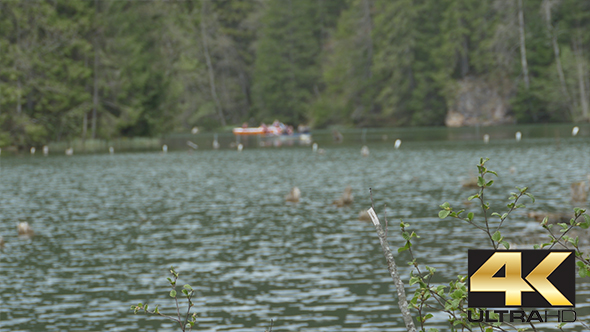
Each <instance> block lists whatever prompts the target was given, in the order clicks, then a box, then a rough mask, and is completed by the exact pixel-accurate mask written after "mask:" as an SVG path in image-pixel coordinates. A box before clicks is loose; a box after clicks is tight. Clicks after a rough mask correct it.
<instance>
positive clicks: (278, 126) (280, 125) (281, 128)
mask: <svg viewBox="0 0 590 332" xmlns="http://www.w3.org/2000/svg"><path fill="white" fill-rule="evenodd" d="M272 125H273V126H274V127H275V128H276V129H277V132H278V133H279V135H282V134H283V133H284V132H285V129H286V127H285V125H284V124H283V123H281V122H279V120H277V119H275V121H274V122H273V123H272Z"/></svg>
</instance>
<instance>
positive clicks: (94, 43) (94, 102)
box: [91, 0, 98, 139]
mask: <svg viewBox="0 0 590 332" xmlns="http://www.w3.org/2000/svg"><path fill="white" fill-rule="evenodd" d="M94 8H95V9H96V13H97V14H98V0H94ZM97 16H98V15H97ZM97 34H98V31H95V32H94V37H93V40H92V47H93V48H94V88H93V90H94V91H93V94H92V124H91V131H92V134H91V137H92V139H95V138H96V117H97V112H98V110H97V108H98V49H97V48H98V43H97V38H98V36H97Z"/></svg>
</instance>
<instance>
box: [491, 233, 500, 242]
mask: <svg viewBox="0 0 590 332" xmlns="http://www.w3.org/2000/svg"><path fill="white" fill-rule="evenodd" d="M492 240H494V241H496V242H500V240H502V234H500V231H496V233H494V235H492Z"/></svg>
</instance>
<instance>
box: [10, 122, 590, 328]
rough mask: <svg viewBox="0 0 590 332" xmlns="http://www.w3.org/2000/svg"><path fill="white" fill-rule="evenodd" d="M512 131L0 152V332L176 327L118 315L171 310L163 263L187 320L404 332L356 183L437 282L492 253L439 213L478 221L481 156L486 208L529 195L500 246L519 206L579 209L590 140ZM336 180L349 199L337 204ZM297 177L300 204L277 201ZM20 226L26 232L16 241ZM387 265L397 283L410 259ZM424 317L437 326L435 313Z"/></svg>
mask: <svg viewBox="0 0 590 332" xmlns="http://www.w3.org/2000/svg"><path fill="white" fill-rule="evenodd" d="M381 136H382V134H379V136H375V137H381ZM512 137H513V134H512ZM524 137H525V138H524V139H523V140H522V141H521V142H518V143H517V142H515V141H514V139H508V138H505V139H492V140H491V142H490V143H489V144H484V143H483V142H481V141H480V140H479V139H477V140H475V139H473V140H464V141H409V142H408V141H404V143H403V144H402V146H401V148H400V149H398V150H395V149H394V148H393V140H392V138H394V137H393V136H390V137H389V139H388V140H387V141H382V140H377V139H374V140H367V145H368V146H369V148H370V156H369V157H361V154H360V148H361V145H362V144H360V143H359V142H358V139H356V140H351V142H348V144H344V145H327V143H326V145H327V146H326V145H323V147H325V149H326V152H325V154H324V155H319V154H314V153H312V151H311V148H310V147H293V148H282V149H273V148H270V149H248V148H246V149H244V151H242V152H237V151H234V150H220V151H213V150H208V151H195V152H194V153H187V152H186V151H172V152H169V153H168V154H161V153H155V152H154V153H127V154H123V153H121V154H114V155H106V154H105V155H74V156H72V157H66V156H61V155H60V156H49V157H43V156H39V155H36V156H34V157H32V156H21V157H16V156H11V157H6V156H2V157H1V159H0V235H2V236H3V237H4V240H5V241H6V246H5V248H4V249H3V250H2V251H0V330H1V331H178V327H177V326H174V325H173V322H171V321H168V320H165V319H163V318H161V317H154V316H148V315H145V314H137V315H134V314H133V312H132V311H131V310H130V309H129V307H130V306H131V305H133V304H137V303H138V302H143V303H149V304H150V306H151V307H152V308H153V307H154V305H155V304H159V305H160V308H161V311H163V312H165V313H167V314H170V315H174V313H175V307H174V304H173V302H172V301H171V299H170V297H169V296H168V292H169V286H168V283H167V281H166V277H168V272H167V270H168V268H169V267H170V266H174V267H175V268H176V269H177V271H179V272H180V280H179V284H180V285H183V284H185V283H189V284H191V285H192V287H193V288H194V289H196V290H197V297H196V298H195V300H194V302H195V305H196V306H195V309H196V312H198V313H199V318H198V320H197V321H198V328H197V329H196V330H202V331H258V332H262V331H264V328H265V327H267V326H268V323H269V321H270V319H273V320H274V321H275V323H274V328H273V331H404V328H403V320H402V318H401V316H400V314H399V309H398V308H397V300H396V297H395V287H394V285H393V283H392V281H391V278H390V277H389V273H388V271H387V266H386V264H385V260H384V258H383V255H382V252H381V248H380V246H379V240H378V238H377V236H376V233H375V230H374V228H373V227H372V226H371V225H369V224H367V223H365V222H362V221H359V220H358V213H359V211H361V210H362V209H366V208H368V207H369V206H370V203H371V202H370V198H369V191H368V188H369V187H371V188H373V195H374V199H375V204H376V207H377V211H378V212H380V213H381V216H383V214H382V212H383V205H384V204H387V206H388V207H387V209H386V213H387V217H388V218H389V220H390V222H391V227H390V228H389V232H390V242H391V244H392V246H393V247H394V251H395V248H396V247H399V246H402V245H403V239H402V238H401V236H400V235H399V233H398V232H397V227H396V225H397V224H399V220H400V219H403V220H404V221H405V222H407V223H410V224H411V228H412V229H413V230H415V231H416V232H417V233H418V234H419V235H420V236H421V238H420V239H419V240H418V241H416V243H415V247H414V250H415V253H416V255H417V257H418V259H419V261H420V262H422V263H426V264H428V265H431V266H433V267H435V268H437V280H436V281H437V282H448V281H450V280H451V279H452V278H454V277H456V275H458V274H466V272H467V249H470V248H474V249H488V248H490V245H489V243H488V242H486V236H485V234H483V233H481V232H479V231H477V230H476V229H474V228H470V227H469V226H468V225H467V224H464V223H460V222H458V221H452V220H440V219H439V218H438V217H437V213H438V211H439V210H440V209H439V207H438V205H440V204H442V203H443V202H445V201H448V202H450V203H451V205H452V206H456V207H460V208H466V209H467V210H468V211H474V212H476V218H477V216H481V214H479V213H478V210H477V209H476V207H475V206H474V205H466V204H465V203H464V201H465V198H466V197H467V196H469V195H471V194H473V193H474V192H475V190H474V189H465V188H462V186H461V181H462V180H465V179H467V178H468V177H469V176H470V172H471V174H475V170H476V168H475V164H476V163H477V162H478V161H479V158H480V157H489V158H490V159H491V160H490V161H489V167H490V169H492V170H495V171H497V172H498V174H499V175H500V178H499V180H497V181H496V183H495V184H494V186H493V187H492V188H491V189H490V190H489V194H488V197H489V199H490V202H491V203H492V210H494V211H505V210H506V207H505V204H506V203H507V200H506V199H507V198H508V194H509V192H510V191H511V190H512V189H513V188H514V186H517V185H518V186H525V185H527V186H529V187H530V188H531V189H530V191H531V192H532V193H533V194H534V195H535V196H536V198H537V201H536V202H535V204H532V205H530V204H527V209H526V210H523V211H522V212H518V211H517V212H515V213H514V215H513V217H512V218H511V219H510V220H509V222H508V223H507V224H506V229H505V230H504V232H503V233H504V234H505V235H506V236H507V239H508V240H509V241H516V242H518V241H520V242H522V241H523V239H525V240H526V238H528V237H530V236H532V235H531V234H535V233H536V232H537V229H538V225H537V223H536V222H534V221H531V220H529V219H528V218H527V217H526V215H525V211H531V210H535V211H549V212H566V211H571V209H572V208H573V207H574V205H573V204H572V203H571V201H570V184H571V183H572V182H576V181H583V180H586V175H587V174H588V173H590V154H589V152H590V139H589V138H588V136H578V137H575V138H572V137H567V136H566V135H563V136H562V137H561V138H560V139H559V140H556V139H555V138H554V137H552V136H551V135H549V138H530V139H527V136H526V135H525V136H524ZM345 143H346V141H345ZM511 167H512V168H513V169H512V170H513V171H514V173H511V172H510V171H509V170H510V169H511ZM348 185H350V186H351V187H352V188H353V194H354V203H353V204H352V205H351V206H349V207H344V208H338V207H336V206H335V205H332V204H331V203H332V201H333V200H335V199H337V198H338V197H339V196H340V195H341V193H342V191H343V190H344V188H345V187H346V186H348ZM293 186H298V187H299V188H300V189H301V192H302V198H301V201H300V202H299V203H297V204H293V203H285V201H284V195H285V194H287V193H288V192H289V190H290V189H291V188H292V187H293ZM527 203H530V202H528V201H527ZM586 205H587V204H586ZM20 221H27V222H28V223H29V224H30V225H31V226H32V227H33V229H34V230H35V233H36V236H35V237H34V238H32V239H21V238H19V237H18V236H17V232H16V227H15V225H16V223H17V222H20ZM585 240H586V241H587V239H585ZM396 259H397V262H398V264H399V265H400V274H401V276H402V277H403V278H404V279H405V281H406V282H407V280H408V279H409V272H410V271H409V269H408V268H407V265H406V264H405V262H407V261H408V260H409V256H408V255H407V253H403V254H401V255H396ZM412 290H413V288H410V287H408V288H407V289H406V292H407V293H408V294H411V293H412ZM576 290H577V298H576V301H577V306H576V310H577V312H578V315H579V316H582V317H584V319H585V320H586V321H588V320H589V319H590V305H589V299H590V283H588V281H587V279H580V278H578V279H577V287H576ZM183 304H184V303H183ZM433 324H434V326H437V325H438V326H439V327H442V330H445V328H444V326H445V317H444V316H443V315H437V316H435V318H434V321H433ZM554 326H555V324H554V323H552V324H549V325H546V326H545V327H544V328H543V331H548V330H551V329H552V328H553V327H554ZM570 329H571V330H576V331H582V330H583V329H582V328H581V327H580V326H579V325H576V326H570Z"/></svg>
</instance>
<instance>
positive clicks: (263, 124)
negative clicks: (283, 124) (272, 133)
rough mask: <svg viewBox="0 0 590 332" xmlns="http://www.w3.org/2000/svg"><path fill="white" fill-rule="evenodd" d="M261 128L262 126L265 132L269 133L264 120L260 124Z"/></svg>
mask: <svg viewBox="0 0 590 332" xmlns="http://www.w3.org/2000/svg"><path fill="white" fill-rule="evenodd" d="M260 128H262V132H263V133H265V134H268V126H267V125H266V123H264V122H262V123H261V124H260Z"/></svg>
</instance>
